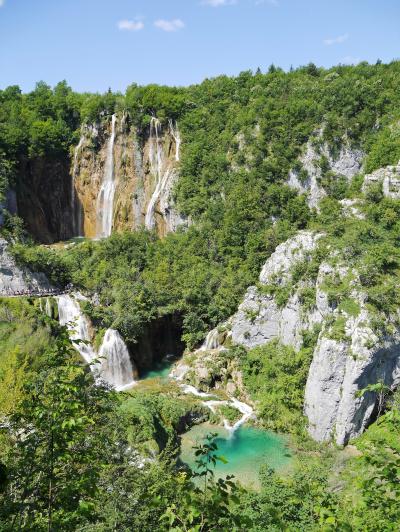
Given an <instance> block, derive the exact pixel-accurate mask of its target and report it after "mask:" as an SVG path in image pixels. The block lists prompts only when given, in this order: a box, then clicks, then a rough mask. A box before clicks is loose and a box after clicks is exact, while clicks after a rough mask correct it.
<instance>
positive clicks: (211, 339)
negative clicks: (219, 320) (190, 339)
mask: <svg viewBox="0 0 400 532" xmlns="http://www.w3.org/2000/svg"><path fill="white" fill-rule="evenodd" d="M219 339H220V333H219V332H218V329H217V328H216V329H212V330H211V331H210V332H209V333H208V334H207V336H206V339H205V340H204V343H203V345H202V346H201V347H200V351H210V350H212V349H218V348H220V347H221V344H220V341H219Z"/></svg>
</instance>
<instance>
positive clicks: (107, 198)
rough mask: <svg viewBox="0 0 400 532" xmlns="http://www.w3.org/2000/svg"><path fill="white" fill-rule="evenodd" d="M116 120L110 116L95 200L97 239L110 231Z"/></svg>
mask: <svg viewBox="0 0 400 532" xmlns="http://www.w3.org/2000/svg"><path fill="white" fill-rule="evenodd" d="M116 120H117V117H116V115H115V114H114V115H112V118H111V135H110V138H109V140H108V144H107V155H106V162H105V165H104V177H103V184H102V185H101V189H100V192H99V195H98V198H97V230H96V237H97V238H105V237H107V236H110V235H111V231H112V224H113V207H114V195H115V180H114V142H115V123H116Z"/></svg>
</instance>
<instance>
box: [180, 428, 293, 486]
mask: <svg viewBox="0 0 400 532" xmlns="http://www.w3.org/2000/svg"><path fill="white" fill-rule="evenodd" d="M211 432H213V433H217V434H218V437H217V439H216V443H217V445H218V451H217V454H220V455H222V456H224V457H225V458H226V459H227V460H228V463H227V464H223V463H222V462H217V466H216V468H215V475H216V477H217V478H225V477H226V476H227V475H235V477H236V479H237V480H240V482H241V483H242V484H243V485H246V486H248V487H253V488H256V489H257V488H258V487H259V486H260V482H259V471H260V468H261V466H262V465H264V464H268V466H269V467H271V468H272V469H274V470H276V471H278V472H283V471H284V470H285V469H287V468H288V467H289V466H290V463H291V461H292V457H291V455H290V451H289V449H288V448H287V441H286V439H285V438H284V437H282V436H280V435H278V434H275V433H272V432H269V431H265V430H261V429H257V428H254V427H248V426H242V427H240V428H239V429H238V430H237V431H236V432H235V433H234V434H230V433H229V432H228V431H227V430H225V429H223V428H221V427H215V426H214V425H211V424H209V423H202V424H201V425H197V426H195V427H193V428H192V429H191V430H190V431H188V432H187V433H185V434H183V435H182V451H181V456H180V458H181V460H182V462H184V463H185V464H187V465H188V466H190V467H191V468H192V469H193V468H194V469H195V457H194V451H193V449H192V446H193V445H196V444H198V443H201V442H203V441H204V437H205V436H206V435H207V434H209V433H211Z"/></svg>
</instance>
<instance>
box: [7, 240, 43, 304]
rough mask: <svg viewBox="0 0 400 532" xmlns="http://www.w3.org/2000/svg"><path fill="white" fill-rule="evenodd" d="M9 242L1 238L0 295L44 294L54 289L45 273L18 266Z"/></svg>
mask: <svg viewBox="0 0 400 532" xmlns="http://www.w3.org/2000/svg"><path fill="white" fill-rule="evenodd" d="M7 248H8V243H7V241H6V240H4V239H3V238H0V295H1V296H20V295H43V293H51V292H52V291H53V288H52V286H51V285H50V283H49V281H48V279H47V277H46V276H45V274H44V273H33V272H31V271H30V270H28V268H23V267H20V266H17V264H16V262H15V259H14V257H13V256H12V255H11V254H10V252H9V251H8V249H7Z"/></svg>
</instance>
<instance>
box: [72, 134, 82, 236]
mask: <svg viewBox="0 0 400 532" xmlns="http://www.w3.org/2000/svg"><path fill="white" fill-rule="evenodd" d="M84 141H85V136H84V135H82V136H81V138H80V139H79V143H78V145H77V146H76V148H75V151H74V165H73V167H72V176H71V179H72V182H71V218H72V233H73V235H74V236H79V233H80V231H81V224H82V210H81V208H80V205H79V204H78V202H77V201H76V193H75V179H76V176H77V174H78V157H79V152H80V151H81V148H82V146H83V143H84Z"/></svg>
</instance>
